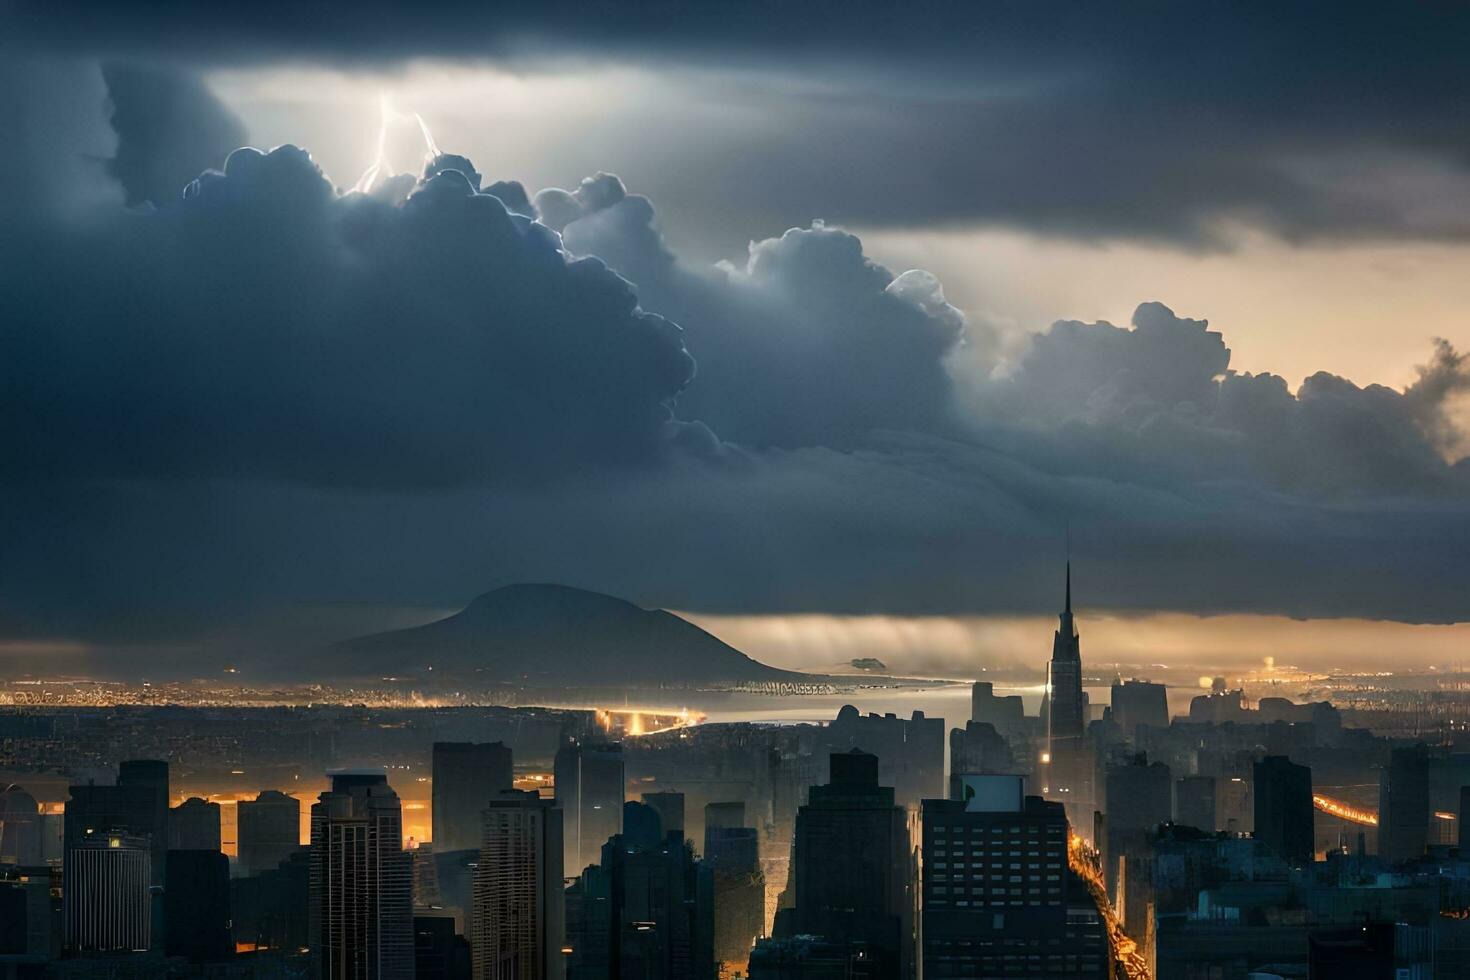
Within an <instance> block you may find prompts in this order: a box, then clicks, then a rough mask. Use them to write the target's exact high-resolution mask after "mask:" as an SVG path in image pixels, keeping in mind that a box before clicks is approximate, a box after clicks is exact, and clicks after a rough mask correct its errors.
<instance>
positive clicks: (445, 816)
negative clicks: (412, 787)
mask: <svg viewBox="0 0 1470 980" xmlns="http://www.w3.org/2000/svg"><path fill="white" fill-rule="evenodd" d="M514 780H515V773H514V769H513V766H512V763H511V753H510V747H509V746H508V745H506V744H505V743H503V742H485V743H475V742H435V743H434V788H433V801H432V802H433V809H434V812H433V821H434V825H433V829H432V831H431V833H432V834H433V841H434V850H435V852H436V853H439V854H447V853H449V852H450V851H467V850H477V849H478V848H479V846H480V811H481V810H483V809H485V801H486V800H489V799H490V798H491V797H492V796H495V795H496V794H498V793H501V792H503V791H505V790H508V789H511V788H512V787H513V784H514Z"/></svg>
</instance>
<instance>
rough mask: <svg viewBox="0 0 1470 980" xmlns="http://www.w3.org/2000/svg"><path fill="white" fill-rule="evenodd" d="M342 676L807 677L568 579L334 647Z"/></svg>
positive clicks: (526, 679) (597, 680) (560, 680)
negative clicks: (423, 673)
mask: <svg viewBox="0 0 1470 980" xmlns="http://www.w3.org/2000/svg"><path fill="white" fill-rule="evenodd" d="M328 656H329V658H330V659H331V660H332V661H333V663H334V664H335V665H336V667H337V669H338V670H339V671H341V672H343V673H347V674H352V675H357V676H368V675H380V674H398V675H402V674H417V673H419V672H421V671H424V670H426V669H427V668H428V667H433V668H434V672H435V674H438V675H441V676H442V675H452V676H456V677H458V676H464V677H465V678H466V680H469V679H470V675H471V674H472V673H473V674H474V675H475V676H474V679H475V680H477V681H483V682H485V683H491V682H511V683H520V684H527V685H530V686H536V687H552V686H555V687H605V686H618V687H650V686H659V685H676V686H677V685H691V684H719V683H735V682H741V681H781V680H805V679H808V678H806V675H804V674H798V673H794V672H791V671H785V670H777V669H776V668H774V667H767V666H766V665H765V664H762V663H758V662H757V661H754V660H752V659H750V658H749V657H747V656H746V655H745V654H743V653H741V652H740V651H739V650H736V649H735V648H734V647H732V646H730V645H729V644H727V643H724V642H722V641H721V640H718V639H716V638H715V637H713V636H711V635H710V634H709V633H706V632H705V631H704V630H702V629H700V628H699V627H698V626H695V625H694V624H693V623H691V622H689V621H687V620H684V619H680V618H679V617H678V616H675V615H674V614H673V613H670V612H665V611H664V610H662V609H642V608H640V607H638V606H635V605H633V604H632V603H631V602H626V601H624V600H622V599H617V598H614V597H613V596H609V595H603V594H601V593H598V592H588V591H585V590H583V589H574V588H570V587H568V586H564V585H509V586H506V587H505V588H502V589H496V590H495V591H494V592H487V593H486V594H484V595H482V596H480V597H479V598H478V599H476V600H475V601H474V602H472V603H470V604H469V605H468V606H467V607H465V609H464V610H463V611H461V612H458V613H455V614H454V615H453V616H450V617H448V618H447V619H441V620H439V621H437V622H433V623H428V624H426V625H424V626H417V627H414V628H412V629H402V630H393V631H391V632H387V633H374V634H372V635H370V636H363V637H359V638H357V639H353V640H347V641H344V642H342V643H338V644H335V645H334V646H333V647H332V649H331V651H330V652H329V654H328Z"/></svg>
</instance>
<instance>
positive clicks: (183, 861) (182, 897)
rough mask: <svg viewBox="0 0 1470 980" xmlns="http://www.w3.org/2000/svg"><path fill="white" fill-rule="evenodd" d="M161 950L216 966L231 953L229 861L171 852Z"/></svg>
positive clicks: (215, 854)
mask: <svg viewBox="0 0 1470 980" xmlns="http://www.w3.org/2000/svg"><path fill="white" fill-rule="evenodd" d="M163 904H164V921H165V922H166V923H167V928H168V933H167V935H166V936H165V939H164V951H165V952H167V953H168V955H169V956H182V957H184V958H185V959H187V960H188V961H189V962H190V963H218V962H221V961H223V960H227V959H229V958H230V956H231V954H232V953H233V952H234V949H235V945H234V939H233V937H232V936H231V933H230V859H229V858H227V857H225V855H224V854H222V853H220V851H219V849H218V848H215V849H213V850H207V849H206V850H188V851H185V850H170V851H169V855H168V872H167V874H166V875H165V877H164V885H163Z"/></svg>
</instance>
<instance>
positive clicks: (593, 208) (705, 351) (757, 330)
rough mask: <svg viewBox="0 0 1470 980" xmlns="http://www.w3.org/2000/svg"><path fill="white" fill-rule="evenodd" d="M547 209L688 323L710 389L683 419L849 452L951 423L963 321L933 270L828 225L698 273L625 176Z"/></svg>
mask: <svg viewBox="0 0 1470 980" xmlns="http://www.w3.org/2000/svg"><path fill="white" fill-rule="evenodd" d="M536 204H537V207H538V208H539V209H540V210H541V211H542V213H543V215H545V216H546V217H547V220H549V221H550V223H551V224H552V225H553V227H559V228H561V230H562V235H563V238H564V240H565V243H566V247H567V248H568V250H570V251H572V252H573V253H577V254H585V255H597V256H600V257H602V258H604V259H606V261H607V262H609V263H610V264H611V265H612V267H613V268H614V269H616V270H617V271H618V272H620V273H621V274H623V275H625V276H627V277H628V278H629V279H631V280H633V281H634V282H635V283H636V284H637V287H638V291H639V295H640V296H641V297H643V299H644V302H646V303H647V304H648V305H649V306H650V308H653V309H658V310H662V311H665V312H666V313H667V314H668V315H669V316H671V317H673V318H674V319H676V320H678V321H679V322H680V323H682V324H685V325H686V330H687V332H688V337H689V343H690V346H691V349H692V350H694V351H696V352H697V353H696V358H697V360H698V361H699V383H698V384H696V385H692V386H691V387H690V389H689V391H688V392H686V393H685V394H684V395H683V396H681V398H680V402H679V408H680V414H681V415H684V416H685V417H688V418H695V419H700V420H702V421H704V422H706V423H708V424H709V425H710V426H711V427H712V428H713V429H714V430H715V431H716V432H718V433H719V434H720V435H722V436H724V437H725V438H728V439H731V440H734V441H735V442H739V443H743V444H747V445H753V446H756V447H766V446H785V447H797V446H811V445H844V446H846V445H851V444H852V442H853V440H854V438H855V437H858V436H861V435H863V434H865V433H868V432H871V431H873V430H877V429H886V428H887V429H891V428H911V427H918V428H921V429H926V430H927V429H933V428H936V427H941V426H943V425H944V423H945V422H946V420H947V419H948V416H949V413H950V407H951V404H952V392H951V387H952V386H951V380H950V377H949V375H948V373H947V372H946V370H945V366H944V361H945V358H946V356H947V355H948V354H950V353H951V352H952V351H953V350H954V349H955V348H956V346H957V345H958V344H960V343H961V341H962V339H963V336H964V328H965V320H964V315H963V314H961V313H960V311H959V310H957V309H955V308H954V307H953V306H950V305H949V304H948V303H946V302H945V301H944V292H943V288H942V287H941V286H940V285H939V283H938V281H937V280H935V279H934V278H933V277H932V276H930V275H928V274H927V273H924V272H922V271H920V270H911V271H909V272H905V273H903V274H902V275H895V274H894V273H893V272H892V271H890V270H888V269H886V268H884V267H883V266H881V265H879V264H877V263H876V262H873V261H872V260H871V259H869V258H868V257H867V256H866V255H864V254H863V248H862V242H861V241H859V240H858V238H857V237H856V236H855V235H852V234H850V233H848V232H846V231H843V230H842V229H839V228H832V227H827V226H826V225H824V224H822V223H821V222H816V223H814V224H813V225H812V226H811V227H809V228H792V229H789V230H788V231H786V232H785V233H783V234H782V235H780V236H779V237H776V238H769V239H765V240H763V241H759V242H752V243H751V244H750V246H749V249H748V255H747V257H746V259H745V262H744V263H743V264H742V265H740V266H736V265H733V264H730V263H722V264H721V265H720V266H718V267H716V268H691V267H690V266H688V265H687V264H683V263H680V262H678V261H676V260H675V257H674V256H673V255H672V254H671V253H670V251H669V250H668V248H667V246H666V245H665V243H664V241H663V239H662V237H661V236H660V235H659V233H658V231H657V229H656V227H655V215H654V209H653V205H652V204H651V203H650V202H649V201H648V199H647V198H645V197H643V196H641V195H637V194H628V193H627V191H626V189H625V188H624V186H623V184H622V182H621V181H620V180H619V179H618V178H617V177H616V176H613V175H611V174H605V173H599V174H596V175H595V176H593V177H589V178H587V180H585V181H583V182H582V184H581V185H580V187H579V188H578V190H577V191H576V192H574V193H568V192H565V191H561V190H557V189H548V190H543V191H541V192H540V193H539V194H537V195H536ZM753 380H754V381H757V384H756V385H755V387H752V381H753ZM757 392H758V395H757V394H756V393H757ZM753 395H754V396H755V397H752V396H753Z"/></svg>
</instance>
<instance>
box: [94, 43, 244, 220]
mask: <svg viewBox="0 0 1470 980" xmlns="http://www.w3.org/2000/svg"><path fill="white" fill-rule="evenodd" d="M102 76H103V79H104V80H105V81H106V82H107V93H108V96H109V97H110V100H111V102H112V128H113V130H114V131H115V132H116V133H117V137H118V139H117V153H116V155H115V156H113V158H112V161H111V163H110V168H111V171H112V174H113V176H115V177H117V179H118V182H119V183H120V184H122V186H123V190H124V191H125V192H126V194H127V199H128V203H129V204H141V203H143V202H145V201H151V202H153V203H155V204H166V203H168V202H170V201H172V200H174V199H175V198H177V197H178V196H179V194H180V192H181V191H182V189H183V187H184V185H186V184H187V183H189V181H191V180H193V179H194V178H195V177H197V176H198V175H199V173H200V171H202V170H207V169H209V168H210V167H217V166H219V164H220V161H222V160H224V158H225V156H226V154H228V153H229V152H230V151H231V150H233V149H235V148H236V147H240V146H244V145H245V144H246V142H248V141H247V139H246V137H245V127H244V125H243V124H241V122H240V120H239V119H238V118H236V116H235V114H234V113H232V112H231V111H230V110H229V109H228V108H226V107H225V106H224V104H222V103H221V102H220V101H219V99H218V98H216V97H215V95H214V93H213V92H211V91H210V90H209V87H208V86H206V85H205V84H204V83H203V82H202V81H200V80H199V79H198V78H197V77H195V76H193V75H190V74H188V73H185V72H181V71H178V70H175V69H168V68H156V67H150V66H146V65H135V64H114V65H104V66H103V69H102Z"/></svg>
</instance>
